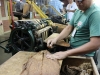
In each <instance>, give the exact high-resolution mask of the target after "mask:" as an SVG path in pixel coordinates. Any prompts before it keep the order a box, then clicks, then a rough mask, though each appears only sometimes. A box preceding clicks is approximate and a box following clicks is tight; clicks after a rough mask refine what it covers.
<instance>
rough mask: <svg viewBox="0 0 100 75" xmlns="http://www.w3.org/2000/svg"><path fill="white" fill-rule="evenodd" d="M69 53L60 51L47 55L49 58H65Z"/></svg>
mask: <svg viewBox="0 0 100 75" xmlns="http://www.w3.org/2000/svg"><path fill="white" fill-rule="evenodd" d="M67 56H68V55H67V54H66V52H65V51H63V52H62V51H60V52H57V53H54V54H47V55H46V57H47V58H49V59H64V58H66V57H67Z"/></svg>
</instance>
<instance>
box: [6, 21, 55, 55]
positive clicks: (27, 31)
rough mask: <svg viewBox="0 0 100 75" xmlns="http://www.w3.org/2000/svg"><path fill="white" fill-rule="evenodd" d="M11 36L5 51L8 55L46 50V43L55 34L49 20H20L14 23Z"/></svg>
mask: <svg viewBox="0 0 100 75" xmlns="http://www.w3.org/2000/svg"><path fill="white" fill-rule="evenodd" d="M10 28H11V34H10V37H9V40H8V44H7V46H6V48H7V49H5V52H6V53H10V52H12V54H15V53H17V52H18V51H35V52H37V51H40V50H43V49H45V46H44V42H43V40H45V39H46V38H47V37H48V36H49V35H51V34H52V33H53V32H54V29H53V28H52V26H50V25H49V23H48V21H47V20H44V19H41V20H38V19H34V20H19V21H14V29H13V27H12V25H11V26H10Z"/></svg>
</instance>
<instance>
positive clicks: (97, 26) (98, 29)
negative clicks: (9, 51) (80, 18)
mask: <svg viewBox="0 0 100 75" xmlns="http://www.w3.org/2000/svg"><path fill="white" fill-rule="evenodd" d="M89 28H90V37H92V36H100V11H96V12H94V13H93V14H92V15H91V16H90V18H89Z"/></svg>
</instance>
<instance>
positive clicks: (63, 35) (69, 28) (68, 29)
mask: <svg viewBox="0 0 100 75" xmlns="http://www.w3.org/2000/svg"><path fill="white" fill-rule="evenodd" d="M72 30H73V27H72V26H71V25H68V26H66V28H64V29H63V31H62V32H61V33H60V35H59V36H58V37H57V38H56V39H57V40H62V39H64V38H66V37H68V36H69V35H70V33H71V32H72Z"/></svg>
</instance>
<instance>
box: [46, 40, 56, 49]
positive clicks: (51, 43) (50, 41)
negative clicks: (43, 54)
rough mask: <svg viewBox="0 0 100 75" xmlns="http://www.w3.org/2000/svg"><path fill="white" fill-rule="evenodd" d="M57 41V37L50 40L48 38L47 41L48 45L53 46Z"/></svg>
mask: <svg viewBox="0 0 100 75" xmlns="http://www.w3.org/2000/svg"><path fill="white" fill-rule="evenodd" d="M56 43H57V39H56V38H54V39H50V40H48V42H47V47H49V48H53V45H55V44H56Z"/></svg>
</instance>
